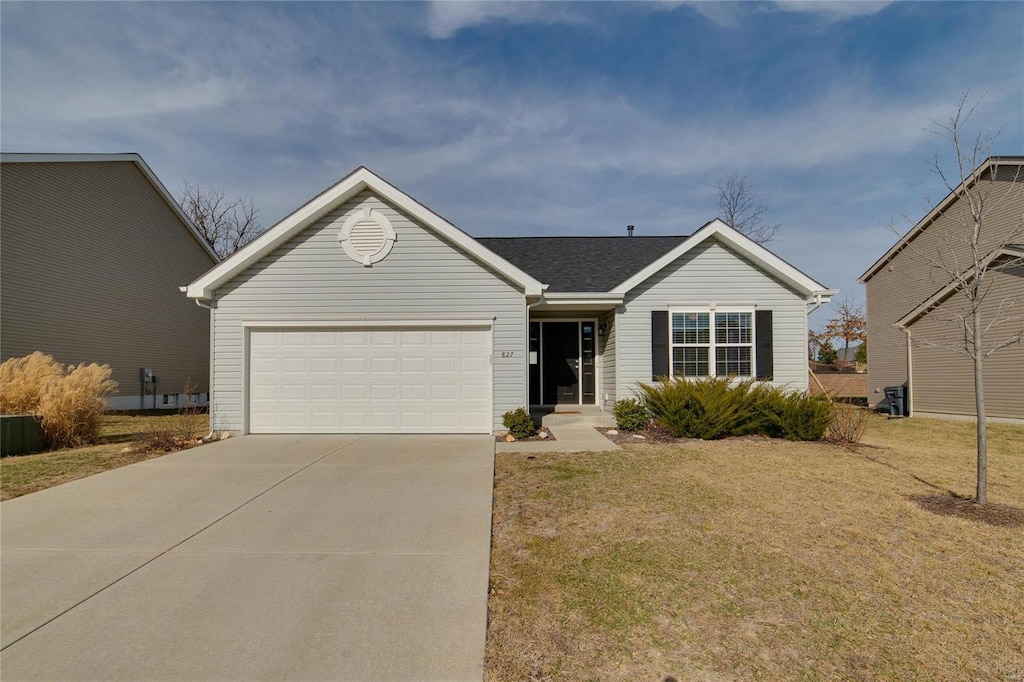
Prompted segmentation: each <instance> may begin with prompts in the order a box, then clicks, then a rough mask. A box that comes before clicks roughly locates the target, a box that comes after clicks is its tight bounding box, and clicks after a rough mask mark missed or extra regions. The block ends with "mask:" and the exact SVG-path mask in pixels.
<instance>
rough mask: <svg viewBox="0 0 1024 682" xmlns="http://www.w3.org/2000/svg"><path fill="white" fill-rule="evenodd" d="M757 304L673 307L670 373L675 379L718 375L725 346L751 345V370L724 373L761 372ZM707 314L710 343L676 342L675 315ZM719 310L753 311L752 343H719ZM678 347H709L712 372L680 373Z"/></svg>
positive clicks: (743, 346)
mask: <svg viewBox="0 0 1024 682" xmlns="http://www.w3.org/2000/svg"><path fill="white" fill-rule="evenodd" d="M756 311H757V306H753V305H751V306H706V307H697V306H685V307H670V308H669V309H668V373H669V376H670V377H672V378H673V379H703V378H707V377H717V376H718V373H717V364H718V361H717V353H716V350H717V349H718V348H719V347H721V348H749V349H750V374H735V375H724V376H735V377H737V378H739V379H752V378H754V377H755V376H756V375H757V315H756V314H755V312H756ZM687 313H690V314H706V315H707V316H708V327H709V329H708V331H709V335H708V343H706V344H705V343H676V342H675V341H674V340H673V338H672V328H673V326H672V322H673V315H682V314H687ZM715 313H746V314H748V315H750V342H749V343H718V342H717V340H716V338H715ZM676 348H707V349H708V373H707V374H706V375H701V376H685V375H683V374H676V367H675V365H676V357H675V349H676Z"/></svg>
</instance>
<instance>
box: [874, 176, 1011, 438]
mask: <svg viewBox="0 0 1024 682" xmlns="http://www.w3.org/2000/svg"><path fill="white" fill-rule="evenodd" d="M965 191H978V192H983V193H986V194H987V195H988V199H987V202H986V206H985V212H984V223H983V228H982V233H981V244H980V251H981V254H982V255H983V256H984V257H986V258H996V259H998V261H997V262H999V263H1002V265H1003V267H1001V268H999V269H991V270H990V271H989V273H988V278H987V280H986V281H987V282H989V285H990V289H989V291H988V294H987V296H986V298H985V302H984V304H983V305H982V321H983V324H984V325H985V326H986V327H987V326H989V325H990V324H991V323H992V322H993V320H994V319H995V317H996V315H997V313H999V314H1000V315H1003V316H1008V317H1009V318H1010V320H1008V321H1007V322H1005V323H1003V324H995V325H993V326H992V327H991V328H990V329H989V330H988V332H987V335H986V337H985V338H986V339H987V341H988V342H989V343H991V342H995V341H997V340H1003V339H1009V338H1012V336H1013V332H1014V330H1016V331H1018V332H1019V330H1020V329H1021V327H1022V326H1024V260H1022V256H1024V244H1016V245H1014V244H1013V243H1012V242H1013V241H1015V240H1016V237H1015V236H1014V235H1015V234H1020V233H1019V232H1018V231H1019V230H1021V226H1022V224H1024V157H992V158H989V159H987V160H986V161H985V162H984V163H982V164H981V165H980V166H979V167H978V168H977V169H975V170H974V172H973V173H972V174H971V176H970V177H969V178H968V179H967V181H966V182H965V183H963V184H961V185H960V186H959V187H957V188H956V189H954V191H953V192H951V193H950V194H949V195H948V196H947V197H946V198H945V199H943V200H942V201H941V202H940V203H939V204H938V205H937V206H936V207H935V208H933V209H932V210H931V211H930V212H929V213H928V215H926V216H925V217H924V218H923V219H922V220H921V221H920V222H919V223H917V224H916V225H915V226H914V227H913V228H912V229H911V230H910V231H909V232H908V233H907V234H906V235H905V236H904V237H903V238H901V239H900V240H899V241H897V242H896V244H894V245H893V246H892V248H890V249H889V250H888V251H887V252H886V253H885V255H883V256H882V257H881V258H879V259H878V260H877V261H876V262H875V264H874V265H872V266H871V268H870V269H868V271H867V272H865V273H864V274H863V275H861V278H860V281H861V282H862V283H864V284H865V286H866V288H867V315H868V340H869V342H870V347H871V351H870V352H871V360H870V362H869V363H868V395H867V397H868V403H869V405H871V406H876V405H878V404H879V403H881V402H884V398H885V397H884V394H883V390H884V388H885V387H886V386H903V387H904V388H905V389H907V393H908V394H909V404H910V409H911V412H912V413H916V414H919V415H921V414H929V415H960V416H969V417H973V416H974V415H975V414H976V412H975V397H974V369H973V361H972V360H971V359H970V358H968V357H966V356H964V355H960V354H957V353H955V352H953V351H951V350H948V349H946V348H942V347H940V346H946V347H950V346H957V345H962V344H963V340H964V331H963V328H962V327H960V326H959V325H958V324H956V322H955V318H956V316H958V315H963V314H964V313H965V311H966V310H967V309H968V307H969V305H968V302H967V300H966V298H965V297H964V296H962V295H961V294H960V293H959V292H958V291H957V290H956V288H955V287H953V286H952V285H951V278H950V276H949V275H948V274H946V273H945V272H944V271H943V270H942V269H941V268H938V267H935V266H934V265H932V264H931V263H930V262H929V261H934V260H935V259H937V258H942V260H943V261H944V262H945V263H946V264H947V266H948V267H961V268H963V269H964V271H965V272H967V273H968V274H969V271H968V270H967V268H968V267H969V264H970V263H973V259H972V258H971V255H970V251H969V247H968V244H967V243H965V242H964V241H963V239H962V238H961V237H960V232H961V230H963V227H962V224H961V221H962V219H963V218H964V217H965V215H966V216H968V220H969V213H968V214H965V213H964V212H965V211H969V210H970V207H969V205H968V202H967V201H966V200H965V199H964V198H963V196H964V192H965ZM968 224H970V223H968ZM1021 240H1022V241H1024V236H1022V238H1021ZM1007 241H1010V243H1009V244H1007V243H1006V242H1007ZM987 345H988V344H986V346H987ZM908 367H909V368H911V370H909V371H908ZM983 379H984V386H985V407H986V413H987V416H989V417H995V418H1004V419H1013V420H1016V419H1024V344H1022V343H1021V342H1020V340H1019V338H1018V341H1017V342H1016V343H1013V344H1011V345H1009V346H1007V347H1005V348H1002V349H1000V350H998V351H996V352H995V353H993V354H992V355H991V356H990V357H988V358H987V359H986V360H985V370H984V377H983Z"/></svg>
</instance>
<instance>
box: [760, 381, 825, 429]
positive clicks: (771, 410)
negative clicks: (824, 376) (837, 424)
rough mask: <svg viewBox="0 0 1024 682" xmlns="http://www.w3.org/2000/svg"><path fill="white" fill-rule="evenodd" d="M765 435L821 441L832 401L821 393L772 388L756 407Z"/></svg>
mask: <svg viewBox="0 0 1024 682" xmlns="http://www.w3.org/2000/svg"><path fill="white" fill-rule="evenodd" d="M759 411H760V412H761V414H762V415H763V416H764V424H765V426H766V429H765V431H764V433H765V435H768V436H773V437H775V438H785V439H786V440H820V439H821V438H822V437H823V436H824V435H825V432H826V431H827V430H828V427H829V424H831V423H832V419H833V417H834V414H833V410H832V403H830V402H829V400H828V398H826V397H825V396H823V395H810V394H807V393H786V392H784V391H782V390H781V389H774V390H773V391H771V392H769V393H766V395H765V399H764V400H763V402H762V403H761V405H760V406H759Z"/></svg>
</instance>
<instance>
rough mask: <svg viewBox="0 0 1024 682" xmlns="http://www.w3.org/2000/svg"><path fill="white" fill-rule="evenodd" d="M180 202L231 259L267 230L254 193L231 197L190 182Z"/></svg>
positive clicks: (217, 248)
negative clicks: (252, 195) (254, 198)
mask: <svg viewBox="0 0 1024 682" xmlns="http://www.w3.org/2000/svg"><path fill="white" fill-rule="evenodd" d="M178 204H180V205H181V208H182V210H183V211H185V215H187V216H188V217H189V218H190V219H191V220H192V222H193V223H194V224H195V226H196V227H197V228H199V231H200V233H202V235H203V236H204V237H206V241H208V242H209V243H210V246H212V247H213V250H214V251H215V252H216V253H217V255H218V256H220V257H221V258H227V257H228V256H230V255H231V254H233V253H234V252H235V251H238V250H239V249H240V248H242V247H243V246H245V245H246V244H248V243H249V242H251V241H252V240H253V239H255V238H256V237H258V236H259V235H260V233H261V232H263V227H262V226H261V225H260V223H259V220H258V219H257V217H256V215H257V211H256V206H255V204H254V203H253V200H252V197H250V196H244V197H239V198H237V199H234V200H229V199H227V198H226V197H225V196H224V192H222V191H219V190H214V189H207V188H203V187H200V186H199V185H198V184H196V185H191V184H189V183H188V182H186V183H185V188H184V189H183V190H182V193H181V196H179V197H178Z"/></svg>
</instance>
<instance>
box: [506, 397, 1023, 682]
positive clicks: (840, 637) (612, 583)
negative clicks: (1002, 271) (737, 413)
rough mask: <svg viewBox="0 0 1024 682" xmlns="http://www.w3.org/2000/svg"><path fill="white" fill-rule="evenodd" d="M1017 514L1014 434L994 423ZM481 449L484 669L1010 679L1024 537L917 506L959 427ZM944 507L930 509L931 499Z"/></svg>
mask: <svg viewBox="0 0 1024 682" xmlns="http://www.w3.org/2000/svg"><path fill="white" fill-rule="evenodd" d="M990 439H991V443H990V447H991V453H990V463H989V467H990V490H989V495H990V499H991V500H992V501H993V502H995V503H996V504H1002V505H1007V506H1010V507H1016V508H1022V507H1024V451H1022V448H1021V443H1022V442H1024V427H1020V426H1008V425H1003V424H995V425H993V426H992V427H991V433H990ZM865 443H868V444H869V445H862V446H858V447H840V446H836V445H827V444H820V443H792V442H785V441H775V440H768V439H758V438H743V439H734V440H726V441H719V442H709V443H688V444H686V445H676V444H673V445H662V444H650V445H629V446H627V447H626V449H625V450H624V451H623V452H621V453H605V454H573V455H567V454H558V453H552V454H544V455H540V454H538V455H532V456H527V455H498V456H497V459H496V470H495V507H494V535H493V546H492V559H491V561H492V563H491V586H492V593H491V598H490V604H489V606H490V622H489V628H488V640H487V661H486V666H487V667H486V672H487V678H488V679H490V680H524V679H567V680H568V679H572V680H575V679H584V680H587V679H590V680H599V679H600V680H605V679H611V680H644V679H646V680H663V679H666V677H668V676H672V677H675V678H676V679H678V680H733V679H741V680H746V679H787V680H789V679H814V680H816V679H863V680H868V679H870V680H876V679H883V680H885V679H888V680H910V679H926V680H932V679H936V680H953V679H964V680H968V679H970V680H977V679H986V680H1006V681H1010V680H1019V679H1021V676H1022V675H1024V610H1022V608H1021V604H1022V603H1024V533H1022V531H1021V529H1020V528H1019V527H1013V526H994V525H989V524H987V523H979V522H977V521H974V520H971V519H966V518H960V517H957V516H950V515H947V514H945V513H935V511H931V510H929V509H928V508H925V507H922V506H921V505H920V504H918V502H917V501H915V500H914V499H912V497H913V496H920V495H949V491H953V492H956V493H958V494H960V495H969V494H970V493H971V491H972V490H973V475H974V455H973V452H972V449H971V448H972V444H973V426H972V425H971V424H969V423H958V422H945V421H937V420H923V419H911V420H901V421H895V420H894V421H887V420H885V419H884V418H882V417H873V418H872V419H871V422H870V424H869V428H868V432H867V435H866V437H865ZM939 511H941V510H939Z"/></svg>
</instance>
